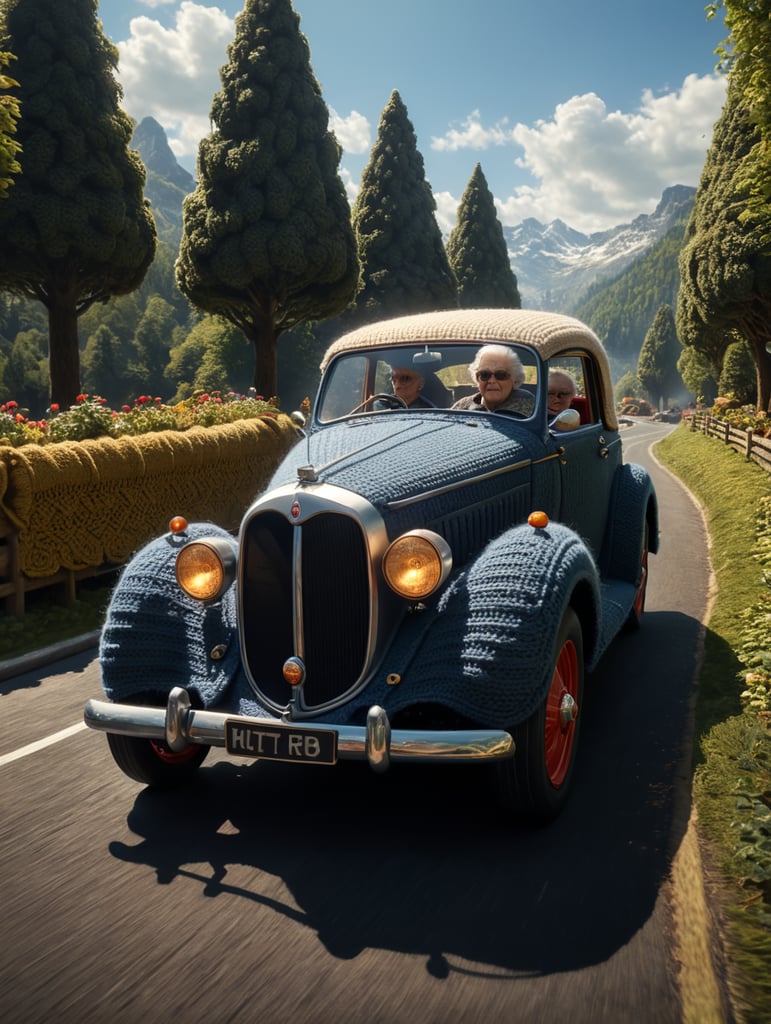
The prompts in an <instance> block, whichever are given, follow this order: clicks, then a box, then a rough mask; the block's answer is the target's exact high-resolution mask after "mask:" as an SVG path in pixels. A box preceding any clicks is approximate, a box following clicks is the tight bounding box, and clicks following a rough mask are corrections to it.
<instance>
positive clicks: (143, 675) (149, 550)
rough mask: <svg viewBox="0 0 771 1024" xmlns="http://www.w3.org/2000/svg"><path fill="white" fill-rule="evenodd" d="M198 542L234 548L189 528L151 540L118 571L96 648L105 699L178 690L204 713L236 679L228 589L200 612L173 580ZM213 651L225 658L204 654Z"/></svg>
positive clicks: (203, 527) (203, 529)
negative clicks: (182, 552)
mask: <svg viewBox="0 0 771 1024" xmlns="http://www.w3.org/2000/svg"><path fill="white" fill-rule="evenodd" d="M203 537H225V538H227V539H229V540H230V541H231V542H232V545H233V549H234V550H235V549H236V547H237V545H236V541H235V540H234V539H233V538H232V537H231V536H230V535H229V534H228V533H226V532H225V530H222V529H220V528H219V527H217V526H214V525H212V524H211V523H196V524H193V525H191V526H189V527H188V529H187V532H186V534H185V536H184V537H175V536H173V535H171V534H166V535H165V536H163V537H159V538H158V539H157V540H154V541H151V542H150V543H149V544H147V545H146V546H145V547H144V548H142V549H141V550H140V551H139V552H138V554H136V555H135V556H134V558H133V559H132V560H131V561H130V562H129V563H128V565H127V566H126V567H125V569H124V570H123V572H122V574H121V577H120V580H119V581H118V584H117V586H116V588H115V591H114V593H113V595H112V599H111V601H110V606H109V608H108V611H107V618H106V621H105V625H104V628H103V630H102V637H101V642H100V649H99V656H100V661H101V669H102V687H103V689H104V692H105V694H106V695H107V697H108V698H109V699H110V700H125V699H126V698H128V697H131V696H132V695H136V694H140V693H148V692H153V693H159V694H166V693H168V692H169V691H170V690H171V688H172V687H174V686H184V687H186V688H187V689H188V690H190V691H191V693H194V694H196V695H197V697H198V699H199V700H200V701H201V704H202V705H203V706H204V707H211V706H212V705H213V704H215V703H216V702H217V701H218V699H220V698H221V696H222V694H223V692H224V691H225V689H226V688H227V686H228V685H229V683H230V682H231V680H232V679H233V678H234V677H235V675H236V673H237V672H238V669H239V666H240V658H239V651H238V637H237V634H236V600H235V586H231V587H230V588H229V589H228V590H227V591H226V593H225V595H224V597H223V598H222V600H220V601H216V602H214V603H213V604H210V605H204V604H202V603H201V602H200V601H194V600H193V599H192V598H190V597H188V596H187V595H186V594H185V593H183V591H182V590H181V589H180V587H179V585H178V583H177V581H176V578H175V575H174V565H175V562H176V556H177V551H178V550H179V549H180V547H182V545H183V544H184V543H185V542H186V541H188V540H193V539H198V538H203ZM219 645H222V646H221V647H220V652H224V653H223V656H222V657H221V658H219V659H216V660H215V659H213V658H212V657H211V652H212V650H213V648H214V647H216V646H219Z"/></svg>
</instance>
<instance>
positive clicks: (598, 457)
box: [550, 354, 622, 555]
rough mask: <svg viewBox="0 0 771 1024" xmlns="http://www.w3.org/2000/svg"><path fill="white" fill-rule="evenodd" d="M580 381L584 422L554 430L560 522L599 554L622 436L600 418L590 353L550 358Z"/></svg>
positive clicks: (577, 404) (579, 407)
mask: <svg viewBox="0 0 771 1024" xmlns="http://www.w3.org/2000/svg"><path fill="white" fill-rule="evenodd" d="M552 364H557V365H559V367H560V368H561V369H567V370H568V371H569V372H570V373H571V375H572V376H573V377H574V378H575V379H576V381H577V385H578V395H577V397H576V399H575V401H574V402H573V403H572V404H573V407H574V408H576V409H577V410H578V411H579V414H580V416H581V420H582V422H581V423H580V424H579V425H578V426H577V427H575V428H574V429H572V430H567V431H558V430H555V429H552V430H551V438H552V443H553V444H554V445H555V447H556V449H557V451H558V452H559V459H558V461H559V466H560V481H561V488H560V520H561V522H563V523H564V524H565V525H566V526H570V527H571V528H572V529H574V530H575V531H576V532H577V533H578V534H580V535H581V536H582V537H583V538H584V539H585V540H586V542H587V543H588V545H589V546H590V548H591V549H592V551H593V552H594V553H595V555H597V554H598V553H599V551H600V549H601V547H602V541H603V537H604V535H605V529H606V526H607V519H608V509H609V505H610V493H611V488H612V486H613V477H614V474H615V470H616V467H617V466H619V465H620V464H621V459H622V455H621V437H620V435H619V433H618V431H617V430H608V428H607V427H606V425H605V424H604V423H603V421H602V417H601V408H602V407H601V402H600V395H599V390H598V387H597V375H596V372H595V370H594V367H593V364H592V360H591V359H590V358H589V357H588V356H586V355H578V354H572V355H567V354H566V355H565V356H560V357H558V359H555V360H551V362H550V365H552Z"/></svg>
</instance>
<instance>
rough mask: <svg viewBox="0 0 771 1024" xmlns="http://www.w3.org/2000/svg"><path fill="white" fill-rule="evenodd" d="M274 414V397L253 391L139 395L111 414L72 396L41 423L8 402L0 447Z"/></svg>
mask: <svg viewBox="0 0 771 1024" xmlns="http://www.w3.org/2000/svg"><path fill="white" fill-rule="evenodd" d="M278 412H279V409H278V404H277V401H276V399H275V398H271V399H269V400H266V399H264V398H263V397H262V396H261V395H257V394H256V393H255V391H254V389H251V390H250V392H249V394H247V395H239V394H237V393H236V392H234V391H230V392H226V393H223V392H221V391H212V392H211V394H210V393H208V392H202V391H199V392H196V393H195V394H194V395H193V396H192V398H188V399H186V400H185V401H183V402H179V403H177V404H176V405H166V404H165V403H164V402H163V400H162V399H161V398H153V397H152V396H150V395H140V396H139V398H137V399H136V400H135V402H134V404H133V406H129V405H124V406H122V407H121V409H111V408H110V407H109V406H108V405H107V401H106V399H104V398H101V397H100V396H99V395H78V397H77V400H76V402H75V404H74V405H72V406H70V408H69V409H66V410H64V411H62V410H61V409H60V408H59V406H58V405H52V406H51V407H50V409H48V411H47V417H46V418H45V419H41V420H35V419H30V417H29V415H28V412H27V411H26V410H24V409H20V408H19V404H18V402H14V401H8V402H6V403H5V404H4V405H0V446H2V445H11V446H13V447H14V448H19V447H21V446H23V445H29V444H50V443H52V442H59V441H85V440H86V439H87V438H96V437H124V436H125V435H127V434H129V435H132V436H136V435H137V434H147V433H154V432H157V431H159V430H189V429H190V427H194V426H199V427H211V426H214V425H215V424H220V423H234V422H235V421H236V420H245V419H255V418H256V417H258V416H276V415H278Z"/></svg>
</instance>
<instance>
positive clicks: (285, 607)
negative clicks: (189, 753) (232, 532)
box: [241, 510, 370, 708]
mask: <svg viewBox="0 0 771 1024" xmlns="http://www.w3.org/2000/svg"><path fill="white" fill-rule="evenodd" d="M298 531H300V532H299V534H298ZM241 557H242V559H243V562H242V576H241V578H242V593H241V599H242V616H241V623H242V631H243V649H244V654H245V660H246V668H247V671H248V673H249V675H250V677H251V678H252V680H253V681H254V683H255V686H256V688H257V690H258V691H259V692H260V693H261V694H262V695H263V696H264V697H265V698H266V699H267V700H268V701H269V702H271V703H272V704H273V705H276V706H279V707H284V706H286V705H287V704H288V702H289V700H290V699H291V697H292V696H293V694H292V690H291V688H290V687H289V686H288V685H287V684H286V683H285V682H284V680H283V677H282V674H281V668H282V666H283V664H284V662H285V661H286V659H287V658H288V657H289V656H290V655H292V654H299V655H300V656H301V657H302V659H303V661H304V663H305V666H306V670H307V677H306V682H305V685H304V687H303V697H302V703H303V705H304V706H305V707H306V708H315V707H321V706H323V705H326V704H329V703H332V702H334V701H335V700H336V699H337V698H338V697H340V696H341V695H343V694H345V693H347V691H348V690H350V689H351V688H352V687H353V686H354V684H355V683H356V681H357V680H358V678H359V677H360V675H361V674H362V672H363V671H364V668H365V663H366V657H367V647H368V637H369V616H370V596H369V567H368V561H367V548H366V544H365V542H364V537H363V534H362V531H361V528H360V526H359V524H358V523H357V521H356V520H355V519H353V518H352V517H350V516H346V515H342V514H340V513H336V512H325V513H319V514H317V515H314V516H312V517H311V518H309V519H307V520H306V521H305V522H303V523H302V525H294V524H292V523H290V522H289V521H288V520H287V519H286V518H285V517H284V516H283V515H282V514H280V513H278V512H275V511H272V510H266V511H261V512H259V513H258V514H257V515H255V516H254V517H253V518H252V519H251V520H250V522H249V523H248V525H247V527H246V529H245V532H244V535H243V538H242V551H241ZM295 601H301V612H302V615H301V622H302V631H301V634H300V635H298V636H297V638H296V642H295V626H294V608H295Z"/></svg>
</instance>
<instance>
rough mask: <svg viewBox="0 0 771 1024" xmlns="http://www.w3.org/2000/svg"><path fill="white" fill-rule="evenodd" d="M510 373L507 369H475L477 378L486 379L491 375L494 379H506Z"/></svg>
mask: <svg viewBox="0 0 771 1024" xmlns="http://www.w3.org/2000/svg"><path fill="white" fill-rule="evenodd" d="M510 376H511V374H510V373H509V371H508V370H477V380H484V381H488V380H489V379H490V378H491V377H495V379H496V380H508V379H509V377H510Z"/></svg>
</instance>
